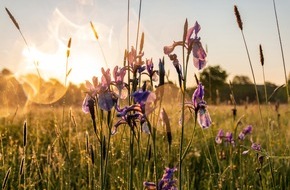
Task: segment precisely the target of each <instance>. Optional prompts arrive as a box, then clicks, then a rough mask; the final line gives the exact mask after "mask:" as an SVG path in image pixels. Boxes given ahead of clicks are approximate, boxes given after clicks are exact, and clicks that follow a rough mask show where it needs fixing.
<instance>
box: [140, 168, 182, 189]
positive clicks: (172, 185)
mask: <svg viewBox="0 0 290 190" xmlns="http://www.w3.org/2000/svg"><path fill="white" fill-rule="evenodd" d="M175 171H177V168H165V170H164V174H163V176H162V178H161V180H159V182H158V186H157V189H158V190H177V187H176V180H175V179H173V174H174V172H175ZM143 185H144V186H145V188H146V189H151V190H153V189H154V190H156V184H155V183H153V182H147V181H146V182H144V183H143Z"/></svg>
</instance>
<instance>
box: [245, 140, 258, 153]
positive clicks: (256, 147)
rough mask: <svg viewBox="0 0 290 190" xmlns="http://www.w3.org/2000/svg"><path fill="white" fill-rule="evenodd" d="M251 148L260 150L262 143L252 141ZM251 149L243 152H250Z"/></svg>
mask: <svg viewBox="0 0 290 190" xmlns="http://www.w3.org/2000/svg"><path fill="white" fill-rule="evenodd" d="M251 141H252V140H251ZM251 149H252V150H254V151H257V152H260V151H261V150H262V147H261V145H260V144H258V143H255V142H252V145H251ZM251 149H248V150H245V151H243V152H242V154H248V152H249V151H250V150H251Z"/></svg>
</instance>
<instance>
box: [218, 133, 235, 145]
mask: <svg viewBox="0 0 290 190" xmlns="http://www.w3.org/2000/svg"><path fill="white" fill-rule="evenodd" d="M223 139H224V141H225V142H226V143H230V144H232V145H233V146H234V145H235V140H234V138H233V133H231V132H226V134H224V131H223V130H222V129H220V130H219V131H218V134H217V136H216V137H215V142H216V143H217V144H221V143H222V141H223Z"/></svg>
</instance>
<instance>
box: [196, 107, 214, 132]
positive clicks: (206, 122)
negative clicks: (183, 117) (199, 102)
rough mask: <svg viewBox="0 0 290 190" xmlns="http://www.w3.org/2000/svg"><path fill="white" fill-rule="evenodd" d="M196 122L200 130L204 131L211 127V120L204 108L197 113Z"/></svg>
mask: <svg viewBox="0 0 290 190" xmlns="http://www.w3.org/2000/svg"><path fill="white" fill-rule="evenodd" d="M197 122H198V124H199V125H200V126H201V128H203V129H206V128H209V126H210V125H211V118H210V115H209V113H208V111H207V110H206V108H205V107H201V108H200V109H199V110H198V113H197Z"/></svg>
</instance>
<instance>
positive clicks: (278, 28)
mask: <svg viewBox="0 0 290 190" xmlns="http://www.w3.org/2000/svg"><path fill="white" fill-rule="evenodd" d="M273 5H274V11H275V19H276V24H277V32H278V37H279V43H280V49H281V56H282V60H283V68H284V75H285V84H286V94H287V103H289V101H290V96H289V86H288V80H287V72H286V66H285V65H286V64H285V58H284V52H283V46H282V39H281V34H280V27H279V22H278V16H277V11H276V4H275V0H273Z"/></svg>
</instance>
